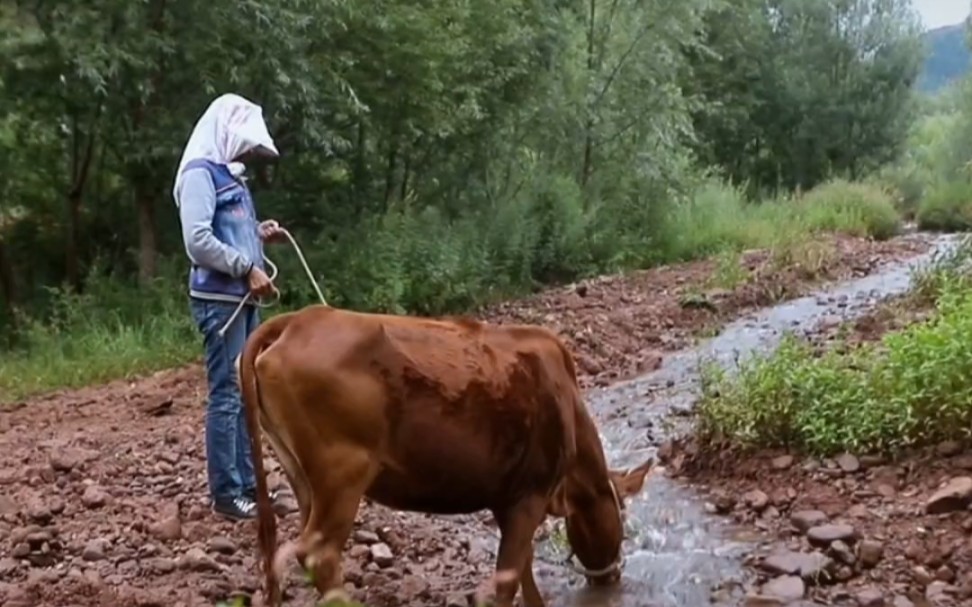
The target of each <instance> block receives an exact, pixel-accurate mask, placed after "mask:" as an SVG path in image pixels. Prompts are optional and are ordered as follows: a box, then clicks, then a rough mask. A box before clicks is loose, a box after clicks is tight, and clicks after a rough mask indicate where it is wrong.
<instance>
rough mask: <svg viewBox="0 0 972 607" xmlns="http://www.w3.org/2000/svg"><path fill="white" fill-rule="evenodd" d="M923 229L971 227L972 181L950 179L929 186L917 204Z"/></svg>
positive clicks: (919, 222)
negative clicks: (931, 186) (928, 189)
mask: <svg viewBox="0 0 972 607" xmlns="http://www.w3.org/2000/svg"><path fill="white" fill-rule="evenodd" d="M916 219H917V221H918V226H919V227H920V228H921V229H923V230H936V231H942V232H966V231H969V230H970V229H972V183H969V182H968V181H963V180H952V181H948V182H945V183H941V184H938V185H936V186H935V187H933V188H931V190H930V191H929V192H928V194H927V195H926V196H925V197H924V198H923V199H922V200H921V202H920V203H919V205H918V213H917V215H916Z"/></svg>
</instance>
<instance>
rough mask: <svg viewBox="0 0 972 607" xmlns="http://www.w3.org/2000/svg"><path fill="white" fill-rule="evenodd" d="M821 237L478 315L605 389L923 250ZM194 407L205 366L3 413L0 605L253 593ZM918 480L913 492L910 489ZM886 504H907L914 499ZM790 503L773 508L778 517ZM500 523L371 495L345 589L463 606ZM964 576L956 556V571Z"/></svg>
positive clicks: (935, 524)
mask: <svg viewBox="0 0 972 607" xmlns="http://www.w3.org/2000/svg"><path fill="white" fill-rule="evenodd" d="M827 243H829V244H827V245H825V246H823V247H822V248H820V249H819V251H823V252H824V253H823V254H822V255H821V254H817V253H814V254H813V255H808V256H807V257H806V259H807V260H808V261H807V262H806V263H803V264H802V266H792V265H791V266H789V267H787V268H784V269H782V270H780V269H779V268H777V267H776V265H775V264H774V263H773V260H772V258H771V256H769V255H767V254H766V253H764V252H751V253H748V254H746V255H744V256H743V258H742V261H741V265H740V266H739V268H729V269H728V270H729V271H727V268H726V267H725V264H721V265H720V264H719V263H718V262H713V261H705V262H696V263H689V264H682V265H679V266H672V267H667V268H660V269H656V270H652V271H648V272H640V273H635V274H631V275H628V276H618V277H606V278H600V279H596V280H591V281H585V282H583V283H580V284H578V285H574V286H571V287H567V288H562V289H557V290H552V291H548V292H545V293H542V294H539V295H537V296H535V297H532V298H528V299H525V300H522V301H519V302H514V303H510V304H504V305H500V306H495V307H494V308H492V309H489V310H486V311H484V312H483V313H482V314H481V317H483V318H486V319H489V320H494V321H499V322H512V321H519V322H533V323H541V324H544V325H547V326H551V327H553V328H555V329H557V330H558V331H560V332H561V333H562V334H563V335H564V336H565V337H566V338H567V339H568V340H569V341H570V342H571V344H572V345H573V346H574V347H575V349H576V352H577V358H578V362H579V364H580V368H581V370H582V373H583V378H582V381H583V382H584V385H585V386H591V385H606V384H609V383H611V382H613V381H616V380H618V379H621V378H626V377H630V376H632V375H636V374H639V373H642V372H645V371H648V370H651V369H653V368H656V367H657V366H658V364H659V363H660V361H661V357H662V356H664V355H665V353H666V352H671V351H674V350H677V349H679V348H681V347H684V346H685V345H687V344H688V343H690V342H691V341H692V340H693V339H695V338H697V337H699V336H702V335H705V334H707V333H710V332H711V331H713V330H714V329H715V328H716V327H718V326H719V325H720V324H721V323H723V322H725V321H726V320H729V319H731V318H735V317H737V316H739V315H741V314H743V313H745V312H748V311H750V310H752V309H755V308H757V307H760V306H763V305H766V304H768V303H772V302H775V301H779V300H780V299H782V298H788V297H793V296H797V295H801V294H804V293H806V292H808V291H809V290H810V289H811V288H812V286H813V285H814V284H816V283H817V282H819V281H820V280H823V279H828V280H834V279H840V278H848V277H853V276H861V275H864V274H867V273H869V272H871V271H873V270H874V269H876V267H877V266H878V265H879V264H880V263H882V262H886V261H890V260H895V259H901V258H904V257H910V256H913V255H915V254H917V253H920V252H923V251H924V250H926V248H927V239H926V238H925V237H922V236H920V235H913V236H908V237H901V238H898V239H895V240H893V241H890V242H885V243H873V242H867V241H864V240H859V239H851V238H838V237H833V238H831V239H829V240H828V241H827ZM821 259H824V260H826V264H825V265H826V267H822V266H821V264H820V260H821ZM797 262H800V260H799V259H798V260H797ZM740 269H741V270H740ZM204 403H205V381H204V376H203V373H202V370H201V368H200V367H198V366H197V365H191V366H188V367H185V368H182V369H176V370H171V371H166V372H162V373H158V374H155V375H153V376H151V377H148V378H142V379H138V380H135V381H120V382H114V383H111V384H108V385H105V386H98V387H90V388H86V389H83V390H78V391H72V392H61V393H55V394H51V395H47V396H44V397H39V398H36V399H33V400H31V401H30V402H25V403H19V404H17V405H15V406H14V407H13V408H11V409H10V410H7V411H4V412H2V413H0V453H2V454H3V457H2V460H0V461H2V464H0V604H3V605H6V606H9V607H14V606H27V605H30V606H38V607H39V606H51V607H54V606H58V607H61V606H77V607H85V606H94V605H105V606H107V605H113V606H114V605H117V606H127V605H139V606H147V605H160V606H161V605H165V606H166V607H174V606H177V605H182V606H193V605H213V604H215V603H216V602H217V601H219V600H223V599H226V598H229V597H231V596H233V595H236V594H244V595H245V594H248V593H250V592H252V591H253V590H254V589H256V588H257V587H258V585H259V581H258V578H257V572H258V567H257V563H256V559H257V551H256V547H255V542H254V539H255V532H254V528H253V526H252V525H251V524H231V523H227V522H223V521H221V520H219V519H216V518H215V517H213V516H212V515H211V514H210V512H209V510H208V508H207V505H206V481H205V471H204V465H205V464H204V450H203V445H202V428H203V417H204ZM956 465H957V464H956ZM758 470H763V468H762V467H760V468H758ZM881 470H883V469H881ZM936 470H937V469H936ZM940 470H941V473H942V474H944V473H945V471H946V470H947V466H946V467H945V468H940ZM892 472H893V473H894V474H895V475H897V474H898V473H897V471H896V469H892V470H891V471H890V472H888V473H887V474H888V475H890V474H891V473H892ZM874 473H875V472H874V469H873V468H871V469H868V471H865V472H856V473H854V474H852V475H846V476H840V477H839V478H838V477H837V476H836V475H835V476H831V475H830V473H825V472H821V471H818V472H816V473H813V474H817V475H825V476H824V477H823V478H824V481H826V482H822V481H815V480H813V479H814V478H816V477H815V476H813V474H811V473H808V476H807V477H806V479H807V480H806V481H805V482H807V483H813V482H816V483H819V484H820V485H821V487H825V488H829V491H830V492H831V493H834V494H836V495H840V492H839V491H838V489H837V488H838V487H843V486H844V485H853V484H854V483H858V486H863V484H864V483H866V482H867V478H869V476H870V475H873V474H874ZM272 476H273V478H272V479H271V484H275V483H278V482H279V481H280V475H279V473H274V474H273V475H272ZM918 476H919V479H918V480H915V479H914V478H913V476H908V475H904V476H895V478H896V479H897V481H896V484H893V486H894V487H896V491H897V492H898V494H899V495H900V494H902V492H908V491H915V492H916V495H917V494H920V493H921V490H924V489H925V488H926V485H927V486H930V485H931V484H934V483H935V482H936V480H937V476H938V473H936V472H934V471H933V472H927V471H926V472H923V473H921V474H919V475H918ZM858 477H860V479H861V480H859V481H857V480H854V479H857V478H858ZM781 478H782V477H781ZM881 478H882V479H883V478H885V477H884V476H881ZM919 481H920V482H921V483H922V485H921V488H920V489H921V490H919V488H918V486H917V485H915V484H914V483H916V482H919ZM888 482H890V481H888ZM781 486H782V485H781ZM766 489H767V490H769V491H773V489H774V487H771V486H768V485H767V486H766ZM737 493H738V491H737ZM797 493H798V495H800V496H803V495H807V494H806V493H805V492H804V491H802V490H800V491H797ZM774 495H775V493H774ZM823 495H827V493H825V492H824V493H819V494H816V496H817V497H820V496H823ZM800 499H807V498H800ZM815 499H816V498H815ZM888 499H891V498H884V497H873V496H872V497H867V498H866V499H865V501H863V502H860V503H864V504H870V502H867V501H866V500H888ZM915 499H918V498H917V497H916V498H915ZM834 500H836V501H838V502H839V500H838V498H834ZM839 503H843V502H839ZM892 503H893V504H900V505H901V506H900V507H901V508H907V507H912V508H913V507H915V503H916V502H913V501H904V502H901V501H896V502H892ZM792 504H796V505H798V506H800V507H802V506H803V503H802V502H800V501H799V500H798V501H796V502H792V501H791V505H792ZM881 504H883V502H879V501H875V502H874V507H875V508H877V507H879V506H880V505H881ZM784 507H785V506H784V504H782V503H781V504H779V505H778V506H775V508H776V509H777V510H778V511H779V512H781V514H780V516H781V517H783V518H785V512H788V510H784V509H783V508H784ZM888 508H890V506H889V507H888ZM884 511H885V512H889V511H890V510H888V509H887V508H886V509H885V510H884ZM763 512H764V516H765V512H766V511H763ZM832 514H833V515H834V516H836V515H837V514H839V513H837V512H834V513H832ZM296 518H297V515H296V513H294V512H291V513H290V514H289V515H287V516H286V517H285V518H284V519H283V524H282V525H281V529H280V535H281V537H282V538H286V537H294V536H295V521H296ZM867 520H874V519H873V517H872V518H871V519H867ZM858 524H859V525H860V526H861V528H862V529H866V528H865V527H864V523H863V522H862V523H858ZM901 524H906V521H905V520H904V519H902V521H901ZM926 524H927V525H928V526H927V527H926V530H927V533H926V535H928V537H929V538H931V537H934V536H935V534H936V533H937V532H938V531H940V530H946V531H949V535H948V537H949V538H952V539H954V538H955V537H959V536H956V535H955V534H954V533H952V531H954V530H953V523H950V522H949V519H947V518H946V519H941V520H940V519H937V518H936V519H930V520H928V521H927V523H926ZM960 524H961V521H955V522H954V525H960ZM959 530H961V528H959ZM492 534H493V531H492V528H491V527H490V525H489V524H488V522H486V518H485V517H458V518H455V519H449V518H445V517H428V516H423V515H418V514H403V513H395V512H390V511H388V510H386V509H384V508H381V507H376V506H369V505H365V506H364V507H363V508H362V510H361V512H360V514H359V517H358V523H357V525H356V530H355V533H354V537H353V538H352V540H351V541H350V542H349V546H348V551H347V552H346V558H345V567H346V574H347V581H348V585H349V588H350V589H351V590H352V593H353V594H354V596H355V597H356V598H358V599H361V600H364V601H367V602H368V603H369V605H372V606H374V607H384V606H392V605H396V606H397V605H406V604H407V605H416V606H423V605H429V606H433V605H434V606H437V607H440V606H442V605H447V606H449V607H453V606H460V605H462V606H464V605H466V604H467V600H468V594H469V592H470V591H472V590H473V589H474V587H475V586H476V585H477V584H478V583H479V581H480V580H482V579H484V578H485V577H486V575H487V574H488V573H489V572H490V571H491V568H492V555H491V553H490V548H489V544H490V541H491V537H492ZM961 537H962V539H963V540H964V539H965V536H964V535H962V536H961ZM931 552H933V551H931ZM931 552H929V551H926V552H922V553H921V556H922V558H924V557H925V555H926V554H931ZM952 554H953V555H954V554H964V553H957V552H955V551H954V550H953V551H952ZM898 556H899V555H895V556H894V559H896V558H898ZM963 558H964V557H963ZM894 559H892V558H889V559H887V560H886V561H885V562H886V563H890V562H893V560H894ZM943 562H944V561H943ZM941 565H942V563H939V562H930V563H924V566H925V567H926V569H928V571H929V573H930V574H931V575H932V576H936V575H938V576H942V577H944V576H945V573H944V570H941ZM962 571H965V569H961V568H959V567H957V566H956V567H954V568H953V572H954V573H955V574H956V575H959V574H960V573H961V572H962ZM949 583H959V582H958V581H956V580H955V579H952V580H951V581H950V582H949ZM289 589H290V596H291V598H292V599H293V602H292V604H295V605H310V604H311V602H310V599H311V594H310V593H309V591H308V590H307V589H306V588H305V587H303V586H302V584H301V581H300V580H299V579H293V578H292V579H291V584H290V586H289Z"/></svg>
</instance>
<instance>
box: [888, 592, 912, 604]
mask: <svg viewBox="0 0 972 607" xmlns="http://www.w3.org/2000/svg"><path fill="white" fill-rule="evenodd" d="M891 607H915V604H914V603H912V602H911V599H909V598H908V597H906V596H902V595H900V594H899V595H898V596H896V597H894V599H893V600H892V601H891Z"/></svg>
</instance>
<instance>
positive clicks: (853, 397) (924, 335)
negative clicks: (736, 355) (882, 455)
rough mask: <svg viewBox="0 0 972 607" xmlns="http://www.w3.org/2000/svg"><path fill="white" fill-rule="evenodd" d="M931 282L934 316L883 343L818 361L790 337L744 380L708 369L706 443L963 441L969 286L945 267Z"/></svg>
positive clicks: (756, 361) (861, 447)
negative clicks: (934, 307)
mask: <svg viewBox="0 0 972 607" xmlns="http://www.w3.org/2000/svg"><path fill="white" fill-rule="evenodd" d="M960 257H961V258H962V259H965V258H967V257H968V255H967V254H965V253H961V252H959V253H958V256H957V257H955V259H959V258H960ZM945 275H948V276H949V279H943V277H944V276H945ZM926 276H933V277H936V278H935V280H934V281H933V282H929V283H925V284H926V287H927V285H933V286H934V289H935V290H936V291H937V293H936V294H937V296H938V299H937V302H936V304H935V305H936V313H935V315H934V316H933V317H932V318H931V319H930V320H928V321H926V322H921V323H917V324H913V325H911V326H909V327H907V328H906V329H904V330H902V331H900V332H895V333H889V334H887V335H885V336H884V337H883V339H882V340H881V341H880V342H877V343H873V344H869V345H865V346H862V347H860V348H857V349H853V350H851V351H850V353H844V354H842V353H840V352H841V350H842V349H840V348H835V349H832V350H829V351H828V352H827V353H825V354H824V355H822V356H817V354H816V353H815V352H814V350H813V349H812V348H811V347H810V346H809V345H808V344H807V343H805V342H803V341H801V340H799V339H797V338H796V337H794V336H792V335H788V336H786V337H785V338H784V340H783V342H782V343H781V345H780V347H779V348H778V349H777V350H776V351H775V352H774V353H773V354H771V355H768V356H758V357H754V358H752V359H750V360H748V361H746V362H744V363H743V364H742V365H741V368H740V372H739V374H738V376H735V377H730V376H729V375H728V374H726V373H725V372H724V371H722V370H718V369H714V368H708V369H707V370H706V371H705V373H704V378H705V380H704V382H703V398H702V401H701V403H700V409H699V411H700V424H699V436H700V438H701V439H702V442H703V443H719V444H722V443H724V442H726V441H727V442H728V443H729V444H730V445H732V446H735V447H737V448H742V449H748V448H757V447H786V448H791V449H794V450H802V451H806V452H810V453H814V454H819V455H828V454H833V453H836V452H840V451H847V450H850V451H857V452H894V451H897V450H900V449H902V448H905V447H910V446H920V445H926V444H930V443H934V442H936V441H941V440H946V439H960V438H966V437H967V436H968V435H969V434H970V433H972V430H970V428H972V284H970V281H969V280H968V279H967V277H963V276H959V275H958V274H955V273H951V272H947V271H938V272H933V273H929V274H926Z"/></svg>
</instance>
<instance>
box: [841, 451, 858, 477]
mask: <svg viewBox="0 0 972 607" xmlns="http://www.w3.org/2000/svg"><path fill="white" fill-rule="evenodd" d="M837 465H838V466H839V467H840V469H841V470H843V471H844V472H847V473H849V474H853V473H854V472H857V471H858V470H860V469H861V462H860V460H858V459H857V458H856V457H854V456H853V455H851V454H850V453H844V454H842V455H840V456H839V457H838V458H837Z"/></svg>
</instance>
